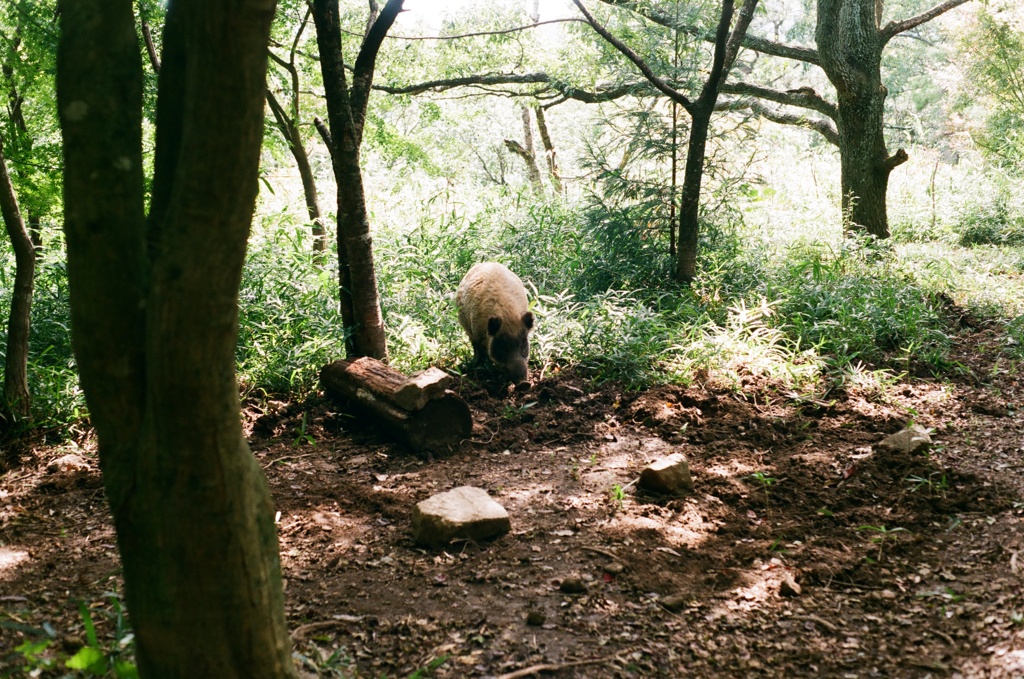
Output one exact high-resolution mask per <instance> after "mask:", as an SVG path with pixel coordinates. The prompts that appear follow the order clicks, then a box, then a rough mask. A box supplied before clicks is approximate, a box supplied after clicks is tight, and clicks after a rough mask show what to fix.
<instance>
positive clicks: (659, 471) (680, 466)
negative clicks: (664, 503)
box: [637, 453, 693, 495]
mask: <svg viewBox="0 0 1024 679" xmlns="http://www.w3.org/2000/svg"><path fill="white" fill-rule="evenodd" d="M637 486H638V487H639V488H642V489H643V490H646V491H648V492H651V493H658V494H661V495H681V494H683V493H685V492H687V491H691V490H693V478H692V477H691V476H690V464H689V463H688V462H687V461H686V458H685V457H684V456H683V454H682V453H673V454H672V455H669V456H667V457H663V458H660V459H658V460H655V461H654V462H652V463H651V464H649V465H647V466H646V467H645V468H644V470H643V471H642V472H640V481H638V482H637Z"/></svg>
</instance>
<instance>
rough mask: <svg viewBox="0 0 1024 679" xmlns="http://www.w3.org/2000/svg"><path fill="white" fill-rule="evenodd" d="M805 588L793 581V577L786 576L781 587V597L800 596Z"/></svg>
mask: <svg viewBox="0 0 1024 679" xmlns="http://www.w3.org/2000/svg"><path fill="white" fill-rule="evenodd" d="M802 591H803V588H802V587H801V586H800V585H799V583H797V581H796V580H795V579H793V576H792V575H786V577H785V579H783V581H782V583H781V584H780V585H779V595H780V596H800V592H802Z"/></svg>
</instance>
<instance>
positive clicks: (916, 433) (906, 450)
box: [878, 424, 932, 455]
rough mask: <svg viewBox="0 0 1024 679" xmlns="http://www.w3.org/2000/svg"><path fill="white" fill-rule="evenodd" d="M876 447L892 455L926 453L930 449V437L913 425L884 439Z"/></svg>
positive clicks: (919, 427) (926, 431)
mask: <svg viewBox="0 0 1024 679" xmlns="http://www.w3.org/2000/svg"><path fill="white" fill-rule="evenodd" d="M878 447H879V448H882V449H884V450H890V451H892V452H894V453H902V454H904V455H915V454H917V453H924V452H927V450H928V449H929V448H931V447H932V437H931V435H930V434H929V433H928V430H927V429H925V428H924V427H922V426H919V425H916V424H915V425H912V426H910V427H907V428H906V429H904V430H902V431H898V432H896V433H895V434H893V435H892V436H887V437H885V439H884V440H883V441H882V442H881V443H879V444H878Z"/></svg>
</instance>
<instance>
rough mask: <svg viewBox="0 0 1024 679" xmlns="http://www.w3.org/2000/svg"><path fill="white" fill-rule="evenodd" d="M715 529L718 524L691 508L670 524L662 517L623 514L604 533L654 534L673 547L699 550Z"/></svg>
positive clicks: (605, 527)
mask: <svg viewBox="0 0 1024 679" xmlns="http://www.w3.org/2000/svg"><path fill="white" fill-rule="evenodd" d="M715 528H716V524H715V523H713V522H709V521H706V520H705V519H704V518H703V517H702V516H701V514H700V512H699V511H697V510H696V508H690V509H689V510H688V511H686V512H684V513H683V514H681V515H679V516H676V517H673V518H672V519H671V520H669V521H666V520H664V519H663V518H661V517H657V518H651V517H649V516H636V515H634V514H632V513H622V512H620V513H618V514H616V515H615V517H614V518H612V519H611V520H610V521H609V522H608V523H607V524H605V526H604V528H603V530H606V531H608V532H609V533H618V534H622V535H629V534H630V533H632V532H641V531H644V532H652V533H656V534H657V535H658V536H659V537H660V538H661V540H662V541H664V543H665V544H666V545H669V546H671V547H676V548H686V549H697V548H699V547H700V546H701V545H703V544H704V543H705V542H706V541H707V540H709V539H710V538H711V536H712V534H713V533H714V531H715Z"/></svg>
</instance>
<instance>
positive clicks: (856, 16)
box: [815, 0, 906, 238]
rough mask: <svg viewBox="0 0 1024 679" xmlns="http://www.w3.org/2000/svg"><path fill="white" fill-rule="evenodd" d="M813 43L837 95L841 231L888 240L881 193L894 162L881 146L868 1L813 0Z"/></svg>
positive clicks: (879, 38)
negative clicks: (815, 16) (815, 8)
mask: <svg viewBox="0 0 1024 679" xmlns="http://www.w3.org/2000/svg"><path fill="white" fill-rule="evenodd" d="M815 40H816V42H817V45H818V56H819V59H820V61H821V67H822V69H823V70H824V71H825V75H827V76H828V79H829V81H830V82H831V83H832V84H833V85H834V86H835V88H836V93H837V95H838V106H837V107H836V118H835V120H836V128H837V130H838V132H839V149H840V177H841V178H840V185H841V190H842V209H843V225H844V228H846V229H862V230H864V231H865V232H867V233H868V234H870V235H872V236H875V237H876V238H888V237H889V222H888V217H887V214H886V191H887V190H888V187H889V173H890V172H891V171H892V168H893V167H895V166H896V165H897V164H898V163H896V164H893V163H892V162H891V161H890V159H889V153H888V151H887V150H886V147H885V135H884V132H883V123H884V117H885V97H886V95H887V94H888V92H887V90H886V88H885V86H884V85H883V84H882V76H881V72H882V68H881V64H882V50H883V48H884V47H885V39H884V37H883V35H882V33H881V31H880V30H879V27H878V21H877V10H876V7H875V2H874V0H818V19H817V29H816V31H815ZM905 155H906V154H905V153H901V154H897V155H896V156H894V158H898V157H900V156H905Z"/></svg>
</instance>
